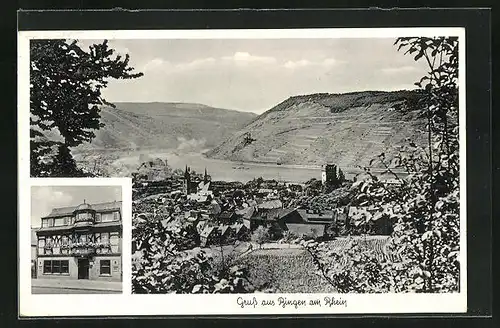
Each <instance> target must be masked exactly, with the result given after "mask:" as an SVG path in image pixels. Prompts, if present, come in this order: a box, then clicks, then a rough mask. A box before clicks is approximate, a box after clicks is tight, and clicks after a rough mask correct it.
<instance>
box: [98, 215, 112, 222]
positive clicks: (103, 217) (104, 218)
mask: <svg viewBox="0 0 500 328" xmlns="http://www.w3.org/2000/svg"><path fill="white" fill-rule="evenodd" d="M113 219H114V215H113V213H102V214H101V221H102V222H111V221H113Z"/></svg>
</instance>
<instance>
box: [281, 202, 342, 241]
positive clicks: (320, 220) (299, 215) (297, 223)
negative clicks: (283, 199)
mask: <svg viewBox="0 0 500 328" xmlns="http://www.w3.org/2000/svg"><path fill="white" fill-rule="evenodd" d="M279 220H280V221H281V222H282V223H283V225H284V226H285V228H284V230H288V231H290V232H291V233H293V234H295V235H297V236H309V237H313V238H326V237H329V235H330V231H331V229H330V227H331V226H332V225H334V224H335V217H334V212H333V211H316V210H308V209H286V210H284V211H283V212H282V214H281V215H280V218H279Z"/></svg>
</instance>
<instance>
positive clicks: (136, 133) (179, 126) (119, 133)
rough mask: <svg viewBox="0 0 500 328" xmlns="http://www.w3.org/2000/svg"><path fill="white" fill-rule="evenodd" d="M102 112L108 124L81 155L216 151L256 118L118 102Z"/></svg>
mask: <svg viewBox="0 0 500 328" xmlns="http://www.w3.org/2000/svg"><path fill="white" fill-rule="evenodd" d="M115 105H116V108H112V107H108V106H104V107H102V108H101V119H102V122H103V123H104V124H105V126H104V127H103V128H101V129H100V130H98V131H96V138H95V139H94V140H93V141H92V142H91V143H86V144H83V145H81V146H79V147H77V148H76V152H79V151H92V150H103V149H114V150H138V149H176V148H179V147H180V148H186V147H187V148H189V147H191V148H195V149H206V148H210V147H213V146H215V145H217V144H218V143H220V142H221V141H222V140H224V139H225V138H226V137H228V136H230V135H231V134H232V133H233V132H235V131H238V130H239V129H240V128H242V127H243V126H245V125H246V124H247V123H248V122H250V121H251V119H252V118H253V117H255V116H256V114H253V113H246V112H239V111H235V110H228V109H222V108H215V107H211V106H206V105H202V104H191V103H161V102H151V103H131V102H116V103H115Z"/></svg>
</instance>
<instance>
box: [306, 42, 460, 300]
mask: <svg viewBox="0 0 500 328" xmlns="http://www.w3.org/2000/svg"><path fill="white" fill-rule="evenodd" d="M395 44H397V45H399V49H406V52H405V53H407V54H411V55H414V59H415V60H421V59H424V60H426V62H427V64H428V66H429V70H430V71H429V74H428V75H427V76H424V77H423V78H422V79H421V80H420V81H419V82H417V83H416V85H417V86H419V87H421V88H422V97H421V98H420V99H419V100H418V101H414V102H411V106H413V108H409V109H408V110H415V109H418V110H420V112H421V115H423V116H424V117H425V118H426V119H427V139H428V143H427V146H426V147H417V146H416V145H415V143H413V142H412V141H411V140H409V141H408V144H407V145H405V146H403V147H402V149H401V151H400V153H399V154H398V156H396V158H395V159H394V160H393V162H392V163H388V162H387V160H386V158H385V156H384V154H380V156H379V157H378V158H377V160H378V161H380V163H382V165H383V166H384V167H385V168H386V169H387V173H390V174H393V175H394V177H395V179H396V180H397V181H398V182H399V183H398V184H396V185H391V184H389V183H387V182H384V181H380V180H379V179H377V177H375V176H374V175H372V174H371V172H370V168H365V171H366V173H368V175H369V176H370V179H368V180H365V181H359V182H356V183H355V184H353V188H354V189H355V190H356V191H357V192H356V196H355V197H354V199H353V201H352V205H357V206H363V208H364V210H363V211H362V212H360V214H359V215H358V216H357V219H358V221H360V222H361V224H364V225H366V224H369V223H370V222H374V221H377V220H380V219H382V218H387V217H388V218H390V219H391V220H392V221H393V223H394V232H393V234H392V237H391V242H390V244H389V245H388V248H389V249H390V250H391V251H392V252H393V253H395V254H398V256H399V257H400V260H399V261H386V262H384V261H380V260H378V259H377V258H376V257H375V256H374V254H373V253H372V252H371V251H370V250H369V249H364V248H363V247H360V246H359V245H358V244H355V243H354V244H353V245H352V246H351V247H350V249H349V251H348V252H346V253H343V254H337V253H336V252H331V251H327V250H325V249H322V248H321V247H318V246H317V245H315V244H312V247H308V249H310V251H311V253H312V254H313V255H314V256H315V259H316V261H317V265H318V266H319V268H320V270H321V272H323V274H324V275H325V277H328V279H329V282H330V283H331V284H332V285H334V286H335V287H336V288H337V289H338V290H339V291H340V292H376V291H378V292H388V291H390V292H409V291H414V292H453V291H458V290H459V289H460V285H459V281H460V262H459V251H460V247H459V246H460V245H459V241H460V224H459V223H460V217H459V210H460V202H459V153H458V151H459V140H458V139H459V132H458V85H457V83H458V81H457V80H458V40H457V38H452V37H437V38H420V37H418V38H417V37H416V38H399V39H397V40H396V43H395ZM392 167H394V168H402V169H404V170H405V171H406V172H407V173H408V177H407V178H406V179H401V178H400V177H399V176H398V175H397V174H396V173H394V171H393V170H392V169H391V168H392ZM309 246H311V245H309ZM344 257H346V258H345V259H344V261H343V260H342V258H344ZM341 263H346V264H341Z"/></svg>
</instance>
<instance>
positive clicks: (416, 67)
mask: <svg viewBox="0 0 500 328" xmlns="http://www.w3.org/2000/svg"><path fill="white" fill-rule="evenodd" d="M99 41H102V40H81V41H80V44H81V45H82V46H83V47H84V49H87V47H88V45H89V44H91V43H94V42H99ZM394 41H395V40H394V39H383V38H372V39H360V38H356V39H354V38H351V39H314V38H311V39H198V40H193V39H162V40H144V39H143V40H139V39H137V40H123V39H113V40H109V45H110V46H111V47H112V48H114V49H115V50H116V51H117V52H118V53H121V54H125V53H128V54H129V55H130V65H131V66H133V67H135V68H136V69H137V70H138V71H140V72H143V73H144V76H143V77H141V78H138V79H135V80H111V81H110V83H109V85H108V88H106V89H105V90H104V91H103V96H104V97H105V99H106V100H108V101H111V102H189V103H201V104H205V105H209V106H213V107H219V108H226V109H234V110H240V111H247V112H254V113H262V112H264V111H266V110H268V109H270V108H271V107H273V106H274V105H277V104H278V103H280V102H281V101H283V100H285V99H287V98H288V97H290V96H295V95H303V94H311V93H319V92H327V93H344V92H352V91H363V90H386V91H392V90H402V89H414V88H415V86H414V84H413V83H414V82H416V81H418V80H419V79H420V78H421V77H422V76H423V75H425V74H426V67H425V63H424V62H423V61H419V62H415V61H414V60H413V58H412V56H409V55H404V54H403V52H402V51H400V52H398V51H397V47H396V46H394V45H393V43H394Z"/></svg>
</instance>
